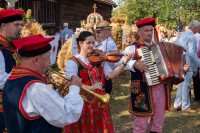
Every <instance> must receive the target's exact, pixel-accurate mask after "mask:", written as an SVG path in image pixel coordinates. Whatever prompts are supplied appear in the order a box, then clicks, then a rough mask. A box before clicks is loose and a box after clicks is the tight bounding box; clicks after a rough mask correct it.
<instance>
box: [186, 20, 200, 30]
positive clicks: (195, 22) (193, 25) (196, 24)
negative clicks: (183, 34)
mask: <svg viewBox="0 0 200 133" xmlns="http://www.w3.org/2000/svg"><path fill="white" fill-rule="evenodd" d="M188 26H189V28H191V27H196V26H200V22H199V21H198V20H191V21H190V23H189V24H188Z"/></svg>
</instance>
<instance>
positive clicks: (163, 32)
mask: <svg viewBox="0 0 200 133" xmlns="http://www.w3.org/2000/svg"><path fill="white" fill-rule="evenodd" d="M167 34H168V33H167V30H166V29H163V30H161V31H160V40H159V41H160V42H169V40H168V36H167Z"/></svg>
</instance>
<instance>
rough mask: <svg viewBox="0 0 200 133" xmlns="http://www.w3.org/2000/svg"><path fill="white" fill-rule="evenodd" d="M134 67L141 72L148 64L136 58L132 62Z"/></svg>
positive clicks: (144, 70) (145, 69)
mask: <svg viewBox="0 0 200 133" xmlns="http://www.w3.org/2000/svg"><path fill="white" fill-rule="evenodd" d="M134 67H135V68H136V69H138V70H140V71H141V72H146V71H147V70H148V66H147V65H146V64H145V62H144V61H141V60H137V61H136V62H135V64H134Z"/></svg>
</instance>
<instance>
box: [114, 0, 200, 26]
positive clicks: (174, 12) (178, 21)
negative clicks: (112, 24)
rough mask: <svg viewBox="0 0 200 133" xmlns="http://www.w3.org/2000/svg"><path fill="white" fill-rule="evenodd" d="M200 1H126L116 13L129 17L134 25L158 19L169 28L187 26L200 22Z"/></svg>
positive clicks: (130, 22)
mask: <svg viewBox="0 0 200 133" xmlns="http://www.w3.org/2000/svg"><path fill="white" fill-rule="evenodd" d="M199 7H200V0H159V1H158V0H124V1H123V5H122V6H120V7H119V8H118V9H117V10H116V11H115V12H120V13H123V14H126V15H127V18H128V20H127V22H128V23H129V24H133V23H134V22H135V21H136V20H139V19H141V18H144V17H156V18H157V20H158V23H161V24H162V25H165V26H167V27H169V28H175V27H176V26H185V25H186V24H187V23H188V22H189V21H190V20H191V19H196V20H200V13H199V12H200V8H199Z"/></svg>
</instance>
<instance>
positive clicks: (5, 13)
mask: <svg viewBox="0 0 200 133" xmlns="http://www.w3.org/2000/svg"><path fill="white" fill-rule="evenodd" d="M23 14H24V12H23V11H22V10H18V9H13V8H9V9H3V10H1V11H0V23H9V22H13V21H17V20H22V16H23Z"/></svg>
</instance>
